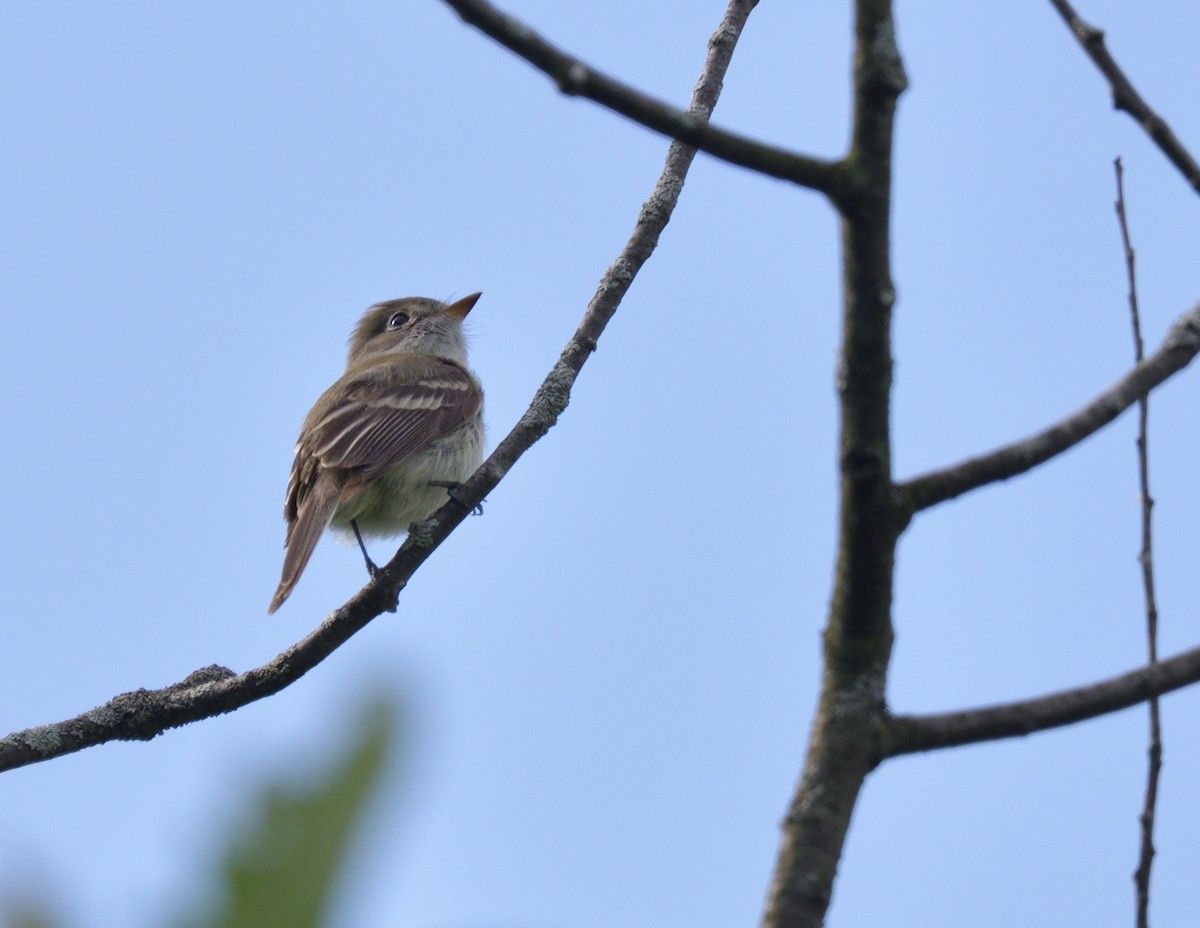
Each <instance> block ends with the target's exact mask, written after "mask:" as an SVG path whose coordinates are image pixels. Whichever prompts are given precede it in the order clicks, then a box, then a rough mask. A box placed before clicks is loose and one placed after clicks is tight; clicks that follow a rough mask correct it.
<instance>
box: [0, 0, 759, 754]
mask: <svg viewBox="0 0 1200 928" xmlns="http://www.w3.org/2000/svg"><path fill="white" fill-rule="evenodd" d="M755 2H756V0H731V2H730V4H729V8H728V9H727V10H726V12H725V16H724V18H723V19H722V21H721V24H720V25H719V26H718V27H717V30H716V32H715V33H714V34H713V36H712V38H711V39H710V40H709V46H708V56H707V60H706V62H705V65H704V70H703V72H702V74H701V76H700V80H699V82H698V83H697V84H696V87H695V89H694V90H693V92H692V103H691V107H690V108H689V110H688V112H689V114H691V118H693V119H695V120H696V121H698V122H699V123H703V122H704V121H705V120H707V119H708V116H709V114H710V113H711V112H712V110H713V107H714V106H715V105H716V102H717V98H718V96H719V95H720V93H721V85H722V82H723V80H724V77H725V72H726V71H727V70H728V68H729V61H730V58H731V56H732V55H733V50H734V47H735V46H736V44H737V40H738V37H739V36H740V35H741V31H742V27H743V26H744V25H745V23H746V19H747V17H748V16H749V15H750V11H751V10H752V9H753V8H754V5H755ZM694 156H695V150H694V149H692V148H690V147H688V146H686V145H683V144H680V143H678V142H676V143H674V144H672V145H671V147H670V150H669V151H668V153H667V159H666V165H665V166H664V168H663V171H662V174H661V175H660V177H659V179H658V183H657V185H656V186H655V189H654V192H653V194H651V196H650V199H649V200H647V201H646V203H645V204H644V205H643V207H642V210H641V213H640V214H639V216H638V219H637V225H636V228H635V229H634V232H633V234H632V236H631V237H630V239H629V242H628V243H627V244H626V246H625V248H624V250H623V251H622V252H621V254H620V255H619V256H618V257H617V259H616V260H615V261H614V262H613V263H612V265H611V267H609V269H608V270H607V271H606V272H605V274H604V276H603V277H602V278H601V280H600V285H599V287H598V288H597V290H596V293H595V295H594V296H593V297H592V299H591V302H590V303H589V304H588V308H587V311H586V312H585V313H584V316H583V320H582V322H581V323H580V325H579V328H578V329H577V331H576V332H575V334H574V336H572V338H571V340H570V341H569V342H568V343H567V346H566V348H565V349H564V350H563V352H562V355H561V356H560V357H559V359H558V362H557V363H556V364H555V365H554V367H553V369H552V370H551V371H550V373H549V374H548V375H547V376H546V379H545V380H544V381H543V382H542V385H541V386H540V387H539V388H538V390H537V393H536V395H535V396H534V398H533V401H532V402H531V403H530V405H529V408H528V409H527V410H526V412H525V414H524V415H523V416H522V417H521V419H520V421H519V422H518V423H517V424H516V426H514V427H513V429H512V431H511V432H509V434H508V435H507V436H506V437H505V439H504V440H503V441H502V442H500V444H499V446H498V447H497V448H496V450H495V451H493V452H492V454H491V455H490V456H489V457H488V459H487V460H486V461H484V463H483V466H482V467H480V468H479V470H478V471H476V472H475V474H474V475H473V476H472V477H471V478H470V479H469V480H468V481H467V482H466V483H464V484H463V485H462V486H461V487H460V488H459V489H458V491H457V492H456V493H455V495H454V499H452V500H451V501H450V502H448V503H447V504H446V505H445V506H443V507H442V508H441V509H439V510H438V511H437V512H436V513H434V515H433V516H432V517H430V518H429V519H426V520H425V521H424V522H418V523H415V524H414V525H413V527H412V528H413V530H412V531H411V532H410V534H409V536H408V538H407V539H406V540H405V542H404V545H403V546H402V547H401V548H400V550H399V551H398V552H397V554H396V556H395V557H394V558H392V560H391V562H389V563H388V565H387V566H386V567H384V568H383V569H382V570H380V571H379V574H378V576H377V578H376V579H375V580H373V581H372V582H371V583H369V584H368V585H367V586H366V587H365V588H364V589H363V590H361V591H360V592H359V593H358V595H356V596H355V597H354V598H353V599H351V600H350V602H348V603H347V604H346V605H345V606H343V607H342V608H340V609H338V610H337V611H336V612H334V613H333V614H331V615H330V616H329V617H328V618H326V619H325V621H324V622H322V623H321V625H320V626H319V627H318V628H317V629H316V630H315V631H313V632H312V633H311V634H310V635H308V636H307V637H306V638H305V639H304V640H302V641H300V642H298V643H297V644H294V645H292V646H291V647H290V648H288V649H287V650H285V651H283V652H282V653H281V654H279V655H278V656H277V657H276V658H275V659H274V660H272V661H270V662H268V663H266V664H264V665H262V666H261V667H256V668H254V669H252V670H248V671H246V672H244V673H241V674H235V673H234V672H233V671H231V670H228V669H226V668H224V667H218V666H215V665H214V666H211V667H206V668H203V669H201V670H198V671H196V672H194V673H192V674H191V675H189V676H188V677H187V679H185V680H183V681H181V682H180V683H176V684H173V685H171V686H168V687H165V688H164V689H159V690H137V691H135V692H132V693H124V694H122V695H120V696H117V697H115V698H113V699H111V700H109V702H107V703H105V704H104V705H103V706H100V707H98V708H96V709H93V710H92V711H90V712H85V713H83V714H82V715H79V716H76V717H75V718H73V719H68V720H67V721H64V722H59V723H55V724H50V725H40V726H37V727H35V728H30V729H25V730H24V731H18V732H14V733H12V734H10V735H8V736H7V737H5V738H3V739H0V771H3V770H10V769H13V768H15V767H22V766H25V765H27V764H33V763H37V762H39V761H45V760H49V759H51V758H53V757H60V756H62V755H64V754H70V753H73V752H75V751H79V750H81V749H83V748H87V747H92V746H94V745H97V744H103V743H105V742H108V741H131V740H142V741H147V740H149V739H151V738H153V737H155V736H156V735H159V734H161V733H163V732H165V731H167V730H168V729H171V728H176V727H178V726H180V725H185V724H187V723H189V722H195V721H199V720H200V719H205V718H210V717H212V716H215V715H220V714H222V713H225V712H231V711H233V710H234V709H237V708H240V707H241V706H244V705H247V704H248V703H251V702H254V701H255V700H258V699H262V698H263V697H265V696H270V695H271V694H273V693H276V692H278V691H280V690H282V689H283V688H284V687H286V686H288V685H290V684H291V683H294V682H295V681H296V680H298V679H299V678H300V677H302V676H303V675H304V674H305V673H307V672H308V671H309V670H311V669H312V668H313V667H315V666H316V665H317V664H319V663H320V662H321V661H322V660H324V659H325V658H326V657H328V656H329V655H330V654H331V653H332V652H333V651H334V650H335V649H336V648H338V647H339V646H340V645H341V644H342V643H344V642H345V641H346V640H347V639H349V638H350V637H351V636H352V635H353V634H354V633H355V632H357V631H359V630H360V629H361V628H363V627H364V626H365V625H366V624H367V623H368V622H370V621H371V620H372V619H374V618H375V617H376V616H378V615H379V614H380V613H382V612H383V611H384V610H385V609H388V608H389V607H394V605H395V602H396V593H397V591H398V590H399V589H402V588H403V586H404V585H405V583H407V581H408V579H409V578H410V577H411V576H412V575H413V573H415V571H416V570H417V568H418V567H420V565H421V564H422V563H424V562H425V560H426V559H427V558H428V557H429V555H430V554H432V553H433V551H434V550H436V548H437V547H438V545H440V544H441V543H442V541H444V540H445V539H446V538H447V537H448V536H449V535H450V533H451V532H452V531H453V530H454V528H455V527H456V526H457V525H458V524H459V523H461V522H462V521H463V520H464V519H465V518H466V516H467V514H468V513H470V512H471V510H473V509H474V508H475V506H476V505H477V504H478V503H479V502H480V501H481V500H482V499H483V498H484V496H486V495H487V494H488V493H489V492H490V491H491V490H492V489H493V488H494V487H495V486H496V484H498V483H499V482H500V480H501V478H503V477H504V475H505V474H506V473H507V472H508V471H509V469H510V468H511V467H512V465H513V464H514V463H515V462H516V461H517V459H518V458H520V457H521V455H522V454H524V453H525V451H527V450H528V449H529V448H530V447H531V446H532V445H533V443H534V442H536V441H537V440H538V439H539V438H541V437H542V436H543V435H544V434H546V432H547V431H548V430H549V429H550V428H551V427H552V426H553V425H554V423H555V422H556V421H557V419H558V416H559V415H560V414H561V413H562V412H563V410H564V409H566V406H567V402H568V400H569V399H570V393H571V387H572V385H573V384H574V383H575V378H576V376H577V375H578V373H579V371H580V369H581V368H582V367H583V365H584V363H585V362H586V361H587V359H588V357H590V355H591V353H592V351H594V350H595V347H596V342H597V339H599V337H600V335H601V333H603V331H604V328H605V326H606V325H607V324H608V321H609V320H610V319H611V318H612V316H613V314H614V313H615V312H616V310H617V307H618V305H619V304H620V302H621V299H622V298H623V297H624V295H625V293H626V291H627V290H628V289H629V286H630V284H631V283H632V282H633V278H634V277H635V275H636V274H637V273H638V271H639V270H640V269H641V267H642V265H643V264H644V263H645V262H646V260H647V259H648V258H649V257H650V255H651V253H652V252H653V251H654V247H655V245H657V243H658V238H659V235H660V234H661V233H662V230H663V228H664V227H665V226H666V224H667V222H668V221H669V220H670V218H671V213H672V211H673V210H674V208H675V204H676V203H677V202H678V199H679V194H680V192H681V190H682V189H683V182H684V179H685V178H686V176H687V172H688V168H689V167H690V166H691V162H692V159H693V158H694Z"/></svg>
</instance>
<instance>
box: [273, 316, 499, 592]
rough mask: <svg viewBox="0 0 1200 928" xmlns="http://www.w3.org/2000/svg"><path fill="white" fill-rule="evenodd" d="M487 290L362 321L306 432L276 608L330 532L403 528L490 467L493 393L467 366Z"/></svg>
mask: <svg viewBox="0 0 1200 928" xmlns="http://www.w3.org/2000/svg"><path fill="white" fill-rule="evenodd" d="M479 296H480V295H479V294H478V293H473V294H471V295H470V296H466V297H463V298H462V299H461V300H459V301H458V302H456V303H450V304H449V305H447V304H445V303H439V302H438V301H437V300H429V299H424V298H422V297H406V298H405V299H402V300H389V301H388V302H386V303H376V304H375V305H374V306H372V307H371V308H370V309H369V310H367V313H366V315H365V316H363V317H362V321H361V322H359V324H358V327H357V328H356V329H355V330H354V334H353V336H351V338H350V354H349V357H348V358H347V360H346V373H345V374H343V375H342V378H341V379H340V380H339V381H338V382H337V383H335V384H334V385H333V386H332V387H330V388H329V389H328V390H326V391H325V392H324V393H323V394H322V395H321V398H320V399H319V400H317V402H316V404H315V405H314V406H313V408H312V411H311V412H309V414H308V418H306V419H305V420H304V425H303V426H301V428H300V439H299V441H298V442H297V443H296V460H295V461H294V462H293V464H292V476H291V479H289V480H288V488H287V500H286V502H285V503H284V507H283V517H284V519H285V520H287V538H286V540H285V541H284V547H286V548H287V554H286V555H285V556H284V559H283V577H282V579H281V580H280V581H279V589H277V590H276V591H275V597H274V598H273V599H272V600H271V607H270V608H269V609H268V610H267V613H268V614H270V613H272V612H274V611H275V610H276V609H278V608H279V607H280V606H281V605H282V604H283V601H284V600H285V599H287V598H288V596H289V595H290V594H291V592H292V588H293V587H294V586H295V585H296V581H297V580H299V579H300V575H301V574H302V573H304V567H305V565H306V564H308V559H309V557H311V556H312V553H313V549H314V548H316V546H317V542H318V541H319V540H320V538H321V533H322V532H323V531H325V529H326V528H327V527H330V526H332V527H333V528H334V529H335V530H340V531H343V532H344V531H346V530H347V528H349V530H350V531H352V532H353V533H354V536H355V537H357V538H358V541H359V544H360V545H361V544H362V535H367V536H374V537H389V536H393V535H399V534H400V533H402V532H405V531H407V530H408V526H409V524H410V523H412V522H416V521H418V520H420V519H426V518H428V517H429V516H431V515H432V514H433V513H434V512H435V511H436V510H437V509H438V508H439V507H441V506H442V504H444V503H445V502H446V500H447V498H448V496H447V489H448V488H452V487H454V486H455V485H456V484H459V483H461V482H463V481H464V480H466V479H467V478H468V477H469V476H471V474H472V473H474V472H475V470H476V468H478V467H479V464H480V462H481V461H482V460H483V418H482V412H483V389H482V388H481V387H480V385H479V381H478V380H477V379H476V378H475V375H474V374H473V373H471V371H470V370H469V369H468V368H467V340H466V336H465V334H464V333H463V327H462V321H463V319H464V318H465V317H466V315H467V313H469V312H470V311H471V307H472V306H474V305H475V301H476V300H478V299H479ZM363 556H364V557H367V553H366V548H365V547H364V548H363ZM367 566H368V569H371V568H373V567H374V565H373V564H372V563H371V560H370V558H369V557H367Z"/></svg>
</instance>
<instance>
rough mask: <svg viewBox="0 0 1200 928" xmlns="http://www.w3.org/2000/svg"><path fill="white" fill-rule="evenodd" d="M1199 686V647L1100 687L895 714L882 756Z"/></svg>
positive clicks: (1009, 732) (994, 736)
mask: <svg viewBox="0 0 1200 928" xmlns="http://www.w3.org/2000/svg"><path fill="white" fill-rule="evenodd" d="M1196 682H1200V647H1198V648H1192V649H1191V650H1189V651H1184V652H1183V653H1182V654H1179V655H1177V656H1175V657H1172V658H1170V659H1168V660H1165V661H1160V662H1158V663H1156V664H1148V665H1147V666H1145V667H1142V668H1140V669H1138V670H1133V671H1130V672H1129V673H1126V674H1122V675H1120V676H1118V677H1111V678H1109V679H1108V680H1103V681H1101V682H1099V683H1093V684H1090V685H1088V686H1080V687H1076V688H1075V689H1069V690H1063V691H1061V692H1059V693H1052V694H1050V695H1049V696H1041V697H1039V698H1037V699H1024V700H1021V701H1020V702H1012V703H1003V704H1001V705H997V706H986V707H983V708H980V709H967V710H964V711H961V712H947V713H944V714H940V715H897V716H893V717H892V718H891V719H890V721H889V722H888V724H887V726H886V730H885V733H884V736H883V745H884V755H885V756H886V757H896V756H898V755H900V754H915V753H917V752H918V751H932V750H936V749H938V748H954V747H961V746H962V745H964V744H977V743H979V742H981V741H998V740H1000V739H1001V738H1012V737H1014V736H1017V735H1031V734H1033V733H1034V732H1039V731H1046V730H1047V729H1051V728H1059V727H1061V726H1063V725H1071V724H1073V723H1075V722H1083V721H1086V720H1087V719H1094V718H1096V717H1098V716H1101V715H1108V714H1109V713H1112V712H1118V711H1120V710H1121V709H1128V708H1129V707H1130V706H1136V705H1137V704H1138V703H1141V702H1145V701H1146V700H1147V699H1149V698H1151V697H1152V696H1161V695H1162V694H1163V693H1170V692H1172V691H1173V690H1178V689H1182V688H1183V687H1185V686H1190V685H1191V684H1193V683H1196Z"/></svg>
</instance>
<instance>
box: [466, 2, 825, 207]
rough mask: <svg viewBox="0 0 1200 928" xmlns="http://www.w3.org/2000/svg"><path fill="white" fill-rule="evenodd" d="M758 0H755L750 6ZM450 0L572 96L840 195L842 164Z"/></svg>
mask: <svg viewBox="0 0 1200 928" xmlns="http://www.w3.org/2000/svg"><path fill="white" fill-rule="evenodd" d="M757 2H758V0H753V2H751V3H750V5H751V6H754V5H755V4H756V3H757ZM445 3H446V5H447V6H449V7H451V8H453V9H454V11H455V12H457V13H458V15H459V16H460V17H462V19H463V21H464V22H466V23H469V24H470V25H472V26H474V27H475V28H476V29H478V30H479V31H480V32H483V33H484V34H485V35H488V36H490V37H491V38H493V39H495V40H496V41H497V42H499V43H500V44H501V45H503V46H504V47H505V48H508V49H509V50H510V51H512V52H515V53H516V54H517V55H519V56H520V57H521V58H524V59H525V60H526V61H528V62H529V63H530V64H532V65H533V66H534V67H535V68H537V69H539V70H540V71H543V72H544V73H546V74H547V75H549V76H550V78H552V79H553V80H554V82H555V83H556V84H557V85H558V89H559V90H561V91H562V92H563V93H564V94H566V95H567V96H578V97H585V98H587V99H589V100H592V101H593V102H595V103H599V104H600V105H601V106H604V107H607V108H608V109H610V110H612V111H613V112H616V113H620V114H621V115H622V116H625V117H627V118H629V119H632V120H633V121H634V122H636V123H639V124H640V125H643V126H645V127H646V128H648V129H653V130H654V131H655V132H661V133H662V134H663V135H665V136H667V137H668V138H672V139H678V140H679V141H682V142H686V143H687V144H689V145H691V146H693V147H695V148H698V149H699V150H700V151H703V152H705V153H707V154H710V155H712V156H713V157H715V158H720V159H721V160H722V161H728V162H729V163H730V164H736V165H738V166H739V167H744V168H750V169H751V170H754V171H758V172H759V173H761V174H766V175H768V176H770V177H777V178H779V179H781V180H788V181H791V182H792V183H795V184H799V185H800V186H802V187H808V188H810V189H812V190H819V191H822V192H824V193H826V194H830V195H835V194H836V192H837V190H838V189H839V187H840V186H841V185H842V183H843V172H842V171H841V170H840V167H839V165H838V164H837V163H835V162H830V161H822V160H820V159H818V158H809V157H805V156H804V155H800V154H797V153H795V152H792V151H788V150H787V149H784V148H777V147H774V146H771V145H765V144H763V143H762V142H756V141H755V140H753V139H750V138H747V137H745V136H742V135H737V134H736V133H733V132H728V131H726V130H724V129H718V128H716V127H715V126H710V125H708V124H707V123H706V121H705V120H702V119H698V118H697V117H696V115H695V114H694V113H693V112H692V111H691V110H688V111H686V112H685V111H684V110H680V109H676V108H675V107H673V106H670V105H668V104H666V103H663V102H662V101H661V100H656V99H655V98H653V97H651V96H649V95H647V94H644V93H641V92H640V91H638V90H635V89H634V88H632V87H630V86H629V85H627V84H623V83H621V82H620V81H617V80H614V79H613V78H611V77H608V76H607V75H605V74H602V73H601V72H599V71H597V70H595V69H594V68H591V67H589V66H588V65H586V64H584V63H583V62H582V61H580V60H579V59H578V58H574V57H572V56H570V55H568V54H566V53H564V52H563V51H561V50H560V49H558V48H557V47H556V46H554V45H552V44H550V43H549V42H547V41H546V40H545V39H543V38H542V37H541V36H540V35H538V34H537V33H536V32H534V31H533V30H532V29H530V28H529V27H528V26H526V25H525V24H524V23H522V22H521V21H519V20H517V19H515V18H513V17H512V16H509V15H508V14H507V13H502V12H501V11H500V10H498V9H496V7H494V6H492V5H491V4H490V3H487V2H485V0H445Z"/></svg>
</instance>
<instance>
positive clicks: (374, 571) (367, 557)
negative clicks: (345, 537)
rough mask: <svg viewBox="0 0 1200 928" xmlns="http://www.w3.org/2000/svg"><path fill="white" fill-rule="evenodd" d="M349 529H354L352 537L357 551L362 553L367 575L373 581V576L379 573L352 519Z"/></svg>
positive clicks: (356, 524)
mask: <svg viewBox="0 0 1200 928" xmlns="http://www.w3.org/2000/svg"><path fill="white" fill-rule="evenodd" d="M350 527H351V528H352V529H354V537H355V539H357V541H358V549H359V550H360V551H362V556H363V560H364V561H366V562H367V573H369V574H370V575H371V579H372V580H374V579H375V575H376V574H377V573H379V568H378V567H376V566H375V562H374V561H373V560H371V555H369V554H367V546H366V545H364V544H363V540H362V535H361V534H360V533H359V531H358V523H357V522H356V521H354V519H351V520H350Z"/></svg>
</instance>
